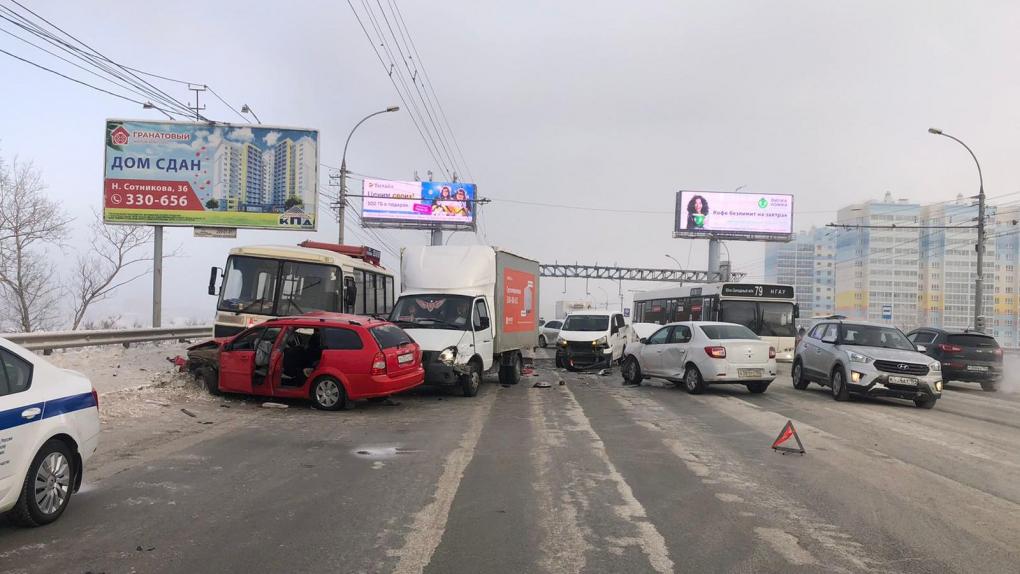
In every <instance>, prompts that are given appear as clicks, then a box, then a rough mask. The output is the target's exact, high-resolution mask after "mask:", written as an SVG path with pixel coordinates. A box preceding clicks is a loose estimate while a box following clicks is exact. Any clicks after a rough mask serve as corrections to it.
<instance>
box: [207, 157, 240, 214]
mask: <svg viewBox="0 0 1020 574" xmlns="http://www.w3.org/2000/svg"><path fill="white" fill-rule="evenodd" d="M212 168H213V169H212V171H213V174H212V175H213V177H212V199H214V200H216V203H217V204H218V207H217V208H216V209H219V210H226V211H236V210H237V203H238V197H239V196H240V195H241V177H240V172H241V150H240V147H239V146H236V145H234V144H231V143H228V142H223V144H222V145H220V146H219V148H217V149H216V154H215V155H214V156H213V166H212Z"/></svg>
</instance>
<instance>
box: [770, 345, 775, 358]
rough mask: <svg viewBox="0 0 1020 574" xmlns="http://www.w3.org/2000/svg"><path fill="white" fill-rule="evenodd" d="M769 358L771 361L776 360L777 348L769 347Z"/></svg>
mask: <svg viewBox="0 0 1020 574" xmlns="http://www.w3.org/2000/svg"><path fill="white" fill-rule="evenodd" d="M769 358H770V359H775V358H776V348H775V347H769Z"/></svg>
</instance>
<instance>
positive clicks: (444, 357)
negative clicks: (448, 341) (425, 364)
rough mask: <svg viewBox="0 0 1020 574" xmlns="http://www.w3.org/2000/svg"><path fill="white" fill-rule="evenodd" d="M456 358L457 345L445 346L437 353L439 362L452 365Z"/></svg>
mask: <svg viewBox="0 0 1020 574" xmlns="http://www.w3.org/2000/svg"><path fill="white" fill-rule="evenodd" d="M456 358H457V347H447V348H445V349H443V350H442V351H441V352H440V353H439V362H441V363H446V364H447V365H452V364H453V360H454V359H456Z"/></svg>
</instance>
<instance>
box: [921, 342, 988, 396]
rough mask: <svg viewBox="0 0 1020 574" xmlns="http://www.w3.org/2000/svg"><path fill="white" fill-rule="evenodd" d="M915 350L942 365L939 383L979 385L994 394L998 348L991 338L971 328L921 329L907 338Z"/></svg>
mask: <svg viewBox="0 0 1020 574" xmlns="http://www.w3.org/2000/svg"><path fill="white" fill-rule="evenodd" d="M907 338H908V339H910V340H911V341H912V342H913V343H914V345H916V346H917V350H918V351H921V352H922V353H924V354H926V355H928V356H929V357H933V358H935V359H938V361H939V362H940V363H942V380H943V381H944V382H949V381H962V382H967V383H981V388H982V389H984V390H986V391H994V390H995V389H996V387H997V386H998V384H999V380H1000V379H1002V348H1001V347H999V343H997V342H996V341H995V338H994V337H992V336H991V335H986V334H985V333H982V332H980V331H974V330H972V329H935V328H924V329H916V330H914V331H911V332H910V334H908V335H907Z"/></svg>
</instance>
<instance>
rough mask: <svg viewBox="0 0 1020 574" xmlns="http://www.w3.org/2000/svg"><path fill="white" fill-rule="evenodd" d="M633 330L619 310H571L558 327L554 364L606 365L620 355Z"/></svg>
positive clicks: (569, 367) (572, 365) (567, 365)
mask: <svg viewBox="0 0 1020 574" xmlns="http://www.w3.org/2000/svg"><path fill="white" fill-rule="evenodd" d="M635 340H636V339H635V338H634V332H633V330H632V329H631V328H630V326H629V325H627V323H626V322H625V321H624V319H623V314H622V313H609V312H598V311H584V312H580V313H571V314H569V315H567V318H566V319H564V320H563V325H562V326H561V327H560V335H559V342H558V343H557V345H556V366H557V367H561V368H567V369H571V370H574V369H589V368H595V367H608V366H610V365H612V364H614V363H618V362H619V361H620V360H621V359H622V358H623V351H624V349H625V348H626V347H627V343H630V342H633V341H635Z"/></svg>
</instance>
